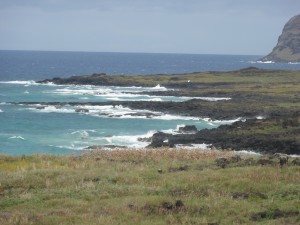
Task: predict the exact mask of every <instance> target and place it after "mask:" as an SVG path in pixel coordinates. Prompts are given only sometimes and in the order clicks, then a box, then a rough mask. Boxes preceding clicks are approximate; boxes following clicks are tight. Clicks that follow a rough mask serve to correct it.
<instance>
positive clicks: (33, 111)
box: [0, 51, 300, 155]
mask: <svg viewBox="0 0 300 225" xmlns="http://www.w3.org/2000/svg"><path fill="white" fill-rule="evenodd" d="M261 57H262V56H246V55H242V56H238V55H196V54H147V53H95V52H43V51H41V52H39V51H0V124H1V127H0V154H11V155H22V154H35V153H48V154H55V155H59V154H77V153H80V152H82V151H87V150H86V149H87V147H88V146H93V145H117V146H126V147H132V148H141V147H146V146H147V145H148V144H149V143H147V142H140V141H139V138H142V137H150V136H152V135H153V134H154V133H155V132H157V131H163V132H168V133H176V132H177V131H178V128H179V127H180V126H184V125H195V126H196V127H197V128H198V129H204V128H214V127H217V126H219V125H220V124H226V123H231V122H232V121H211V120H210V119H209V118H193V117H186V116H179V115H166V114H162V113H160V112H150V111H147V110H132V109H130V108H126V107H123V106H122V105H115V106H113V105H107V106H84V107H83V106H79V105H77V106H76V105H72V106H70V105H61V106H53V105H51V104H47V103H45V104H43V105H20V104H11V102H87V101H88V102H105V101H114V100H115V101H135V100H143V101H186V100H189V99H190V98H188V97H184V96H182V97H174V96H150V95H147V94H139V93H138V92H142V91H145V92H147V91H153V90H161V91H163V90H166V88H165V87H162V86H160V84H157V86H155V87H151V88H142V87H99V86H97V87H96V86H90V85H77V86H74V85H54V84H38V83H36V81H39V80H43V79H46V78H53V77H69V76H73V75H83V74H85V75H89V74H93V73H107V74H112V75H121V74H122V75H132V74H133V75H142V74H180V73H190V72H200V71H230V70H237V69H241V68H245V67H249V66H255V67H260V68H271V69H292V70H300V64H289V63H272V62H267V63H261V62H259V61H258V60H259V59H260V58H261ZM203 100H206V101H227V100H228V99H226V98H209V97H208V98H207V97H206V98H203ZM149 114H150V115H151V116H149ZM237 119H238V118H237ZM201 147H205V145H203V146H201Z"/></svg>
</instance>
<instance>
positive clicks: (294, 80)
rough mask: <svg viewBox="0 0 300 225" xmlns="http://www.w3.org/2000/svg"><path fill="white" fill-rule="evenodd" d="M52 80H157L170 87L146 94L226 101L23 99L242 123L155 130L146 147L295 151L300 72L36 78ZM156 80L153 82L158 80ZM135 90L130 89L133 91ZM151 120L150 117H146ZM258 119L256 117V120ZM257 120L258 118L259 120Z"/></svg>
mask: <svg viewBox="0 0 300 225" xmlns="http://www.w3.org/2000/svg"><path fill="white" fill-rule="evenodd" d="M40 82H41V83H48V82H52V83H55V84H73V85H101V86H143V87H153V86H156V85H157V84H160V85H162V86H164V87H168V88H171V90H170V89H168V90H166V91H153V92H147V94H148V95H155V96H191V97H212V96H213V97H223V98H224V97H226V98H230V100H228V101H215V102H209V101H204V100H200V99H192V100H188V101H184V102H172V101H170V102H149V101H110V102H84V103H80V102H67V103H62V102H50V103H49V102H47V103H42V102H39V103H37V102H23V103H19V104H42V105H43V104H47V105H55V106H62V105H76V106H80V107H82V110H84V106H85V105H92V106H94V105H97V106H99V105H122V106H123V107H128V108H131V109H144V110H150V111H153V112H161V113H168V114H175V115H183V116H193V117H199V118H210V119H212V120H232V119H237V118H240V119H241V120H242V121H244V122H242V121H238V122H235V123H233V124H231V125H222V126H220V127H218V128H216V129H209V130H208V129H205V130H200V131H196V132H193V133H183V134H176V135H171V134H164V133H161V132H159V133H157V134H155V135H153V137H152V138H151V144H150V147H162V146H169V147H173V146H175V145H176V144H202V143H205V144H212V145H213V146H215V147H216V148H220V149H234V150H254V151H258V152H263V153H276V152H281V153H287V154H300V126H299V123H300V104H299V102H300V93H299V90H300V72H298V71H279V70H263V69H258V68H253V67H250V68H246V69H242V70H239V71H231V72H223V73H222V72H207V73H193V74H181V75H178V74H177V75H148V76H110V75H106V74H94V75H91V76H76V77H75V76H74V77H70V78H53V79H47V80H44V81H40ZM158 82H159V83H158ZM135 94H136V93H135ZM148 116H149V118H151V115H150V114H149V115H148ZM258 118H259V119H258ZM262 118H263V119H262Z"/></svg>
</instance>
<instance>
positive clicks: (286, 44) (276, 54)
mask: <svg viewBox="0 0 300 225" xmlns="http://www.w3.org/2000/svg"><path fill="white" fill-rule="evenodd" d="M262 61H274V62H300V15H297V16H294V17H293V18H291V19H290V20H289V21H288V22H287V23H286V24H285V26H284V28H283V31H282V34H281V35H280V36H279V38H278V43H277V45H276V46H275V48H274V49H273V51H272V52H271V53H270V54H269V55H267V56H265V57H264V58H262Z"/></svg>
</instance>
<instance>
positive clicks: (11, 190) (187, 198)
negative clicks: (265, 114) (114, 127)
mask: <svg viewBox="0 0 300 225" xmlns="http://www.w3.org/2000/svg"><path fill="white" fill-rule="evenodd" d="M234 156H235V153H234V152H229V151H217V150H211V151H201V150H176V149H167V148H166V149H156V150H152V149H147V150H114V151H104V150H101V151H95V152H89V153H87V154H83V155H79V156H49V155H32V156H0V224H7V225H9V224H22V225H23V224H56V225H58V224H87V225H93V224H151V225H152V224H269V225H274V224H275V225H276V224H278V225H281V224H289V225H292V224H294V225H296V224H299V223H300V214H299V213H300V167H299V166H292V165H291V163H289V165H285V166H283V167H282V168H281V167H280V166H279V165H278V163H276V164H274V165H273V164H270V165H267V166H261V165H258V164H257V162H258V160H259V158H258V157H253V158H251V159H250V158H249V157H250V156H242V160H241V161H239V160H237V161H235V160H233V161H232V163H230V164H228V166H226V167H225V168H221V167H219V166H217V164H216V162H215V160H216V159H217V158H219V157H224V158H228V159H229V160H231V159H235V157H234Z"/></svg>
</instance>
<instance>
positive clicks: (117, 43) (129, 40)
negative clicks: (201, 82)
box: [0, 0, 300, 55]
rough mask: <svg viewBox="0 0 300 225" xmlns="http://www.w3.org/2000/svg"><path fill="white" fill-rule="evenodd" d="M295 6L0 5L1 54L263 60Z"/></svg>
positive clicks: (126, 0)
mask: <svg viewBox="0 0 300 225" xmlns="http://www.w3.org/2000/svg"><path fill="white" fill-rule="evenodd" d="M299 13H300V1H299V0H0V49H1V50H47V51H92V52H149V53H192V54H237V55H239V54H241V55H266V54H268V53H269V52H270V51H271V50H272V49H273V47H275V45H276V43H277V39H278V36H279V35H280V34H281V31H282V29H283V26H284V24H285V23H286V22H287V21H288V20H289V19H290V18H291V17H293V16H295V15H297V14H299Z"/></svg>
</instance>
